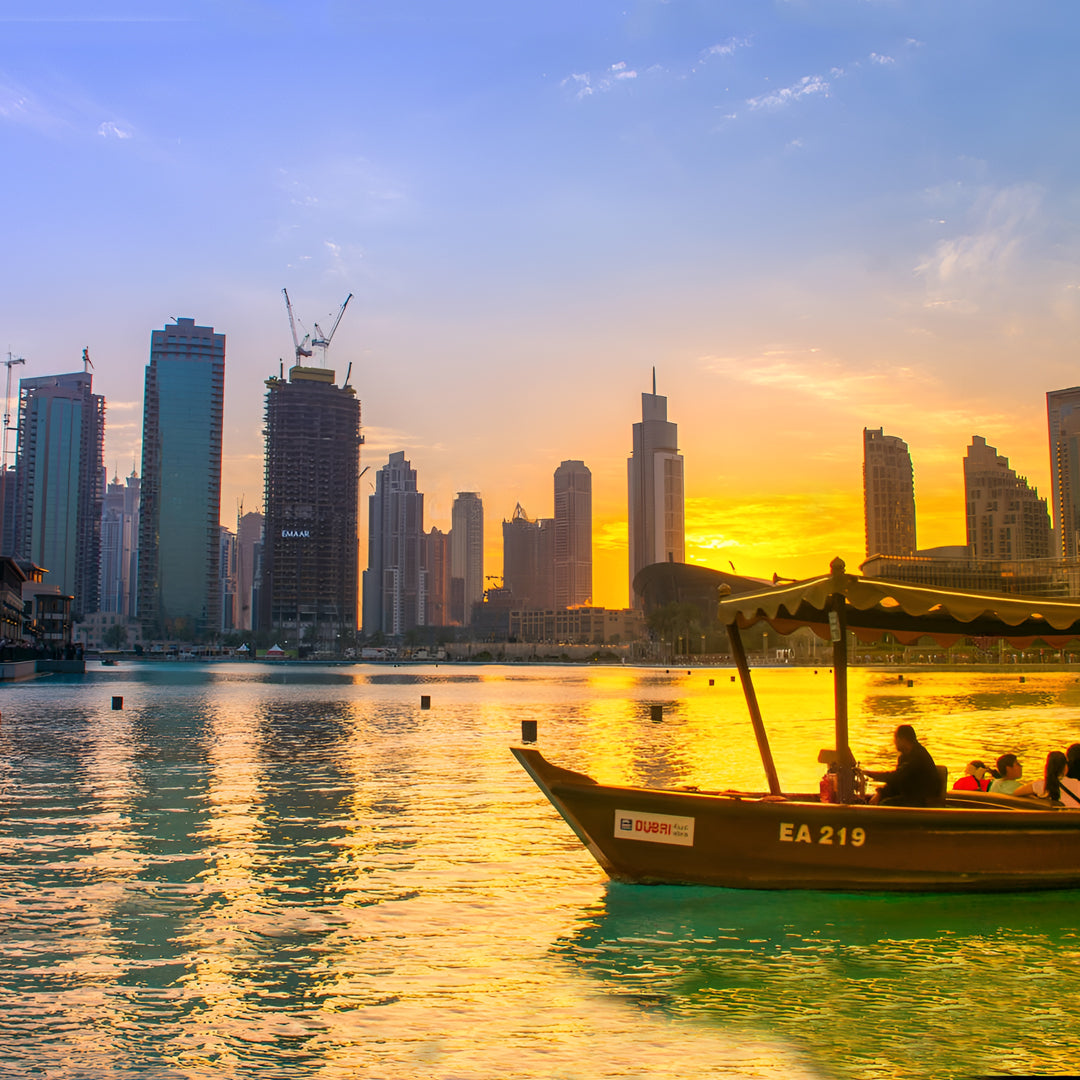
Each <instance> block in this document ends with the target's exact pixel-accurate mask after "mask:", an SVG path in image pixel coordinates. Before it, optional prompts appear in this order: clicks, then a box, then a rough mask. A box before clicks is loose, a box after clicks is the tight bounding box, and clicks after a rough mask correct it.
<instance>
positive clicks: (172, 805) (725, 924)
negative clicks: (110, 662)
mask: <svg viewBox="0 0 1080 1080" xmlns="http://www.w3.org/2000/svg"><path fill="white" fill-rule="evenodd" d="M910 678H911V679H912V681H913V685H912V686H911V687H909V686H907V679H908V676H907V675H906V673H905V678H904V679H902V680H901V679H898V678H897V677H896V673H893V674H891V675H890V674H888V673H882V672H863V671H856V672H853V674H852V679H851V711H852V721H851V731H852V742H853V745H855V747H856V748H857V753H858V754H859V756H860V757H861V758H862V759H863V760H864V762H866V763H867V764H869V763H871V762H874V763H877V762H887V761H888V760H889V758H890V757H891V744H890V736H891V732H892V729H893V727H895V725H896V724H897V723H898V722H901V721H902V720H906V721H910V722H912V723H914V724H915V726H916V728H917V729H918V730H919V732H920V734H921V735H922V736H923V738H924V741H925V742H926V743H927V745H928V746H930V748H931V750H932V751H933V752H934V753H935V755H936V756H937V758H938V760H939V762H941V763H943V764H947V765H949V766H950V768H951V769H952V770H953V772H954V773H956V772H958V771H959V770H960V769H961V768H962V766H963V764H964V763H965V762H966V761H967V760H969V759H970V758H971V757H975V756H979V757H983V758H984V759H985V758H987V757H994V756H996V754H997V753H1000V752H1003V751H1004V750H1012V751H1016V752H1018V753H1020V754H1021V756H1022V757H1023V758H1024V760H1025V761H1026V762H1027V763H1028V765H1029V773H1030V772H1033V771H1035V770H1036V769H1037V765H1038V763H1039V762H1040V761H1041V760H1042V758H1043V757H1044V756H1045V753H1046V751H1047V750H1048V749H1051V748H1056V747H1061V746H1064V745H1066V744H1067V743H1069V742H1072V741H1075V740H1077V739H1080V735H1078V734H1077V731H1078V729H1080V724H1078V722H1077V717H1078V715H1080V713H1078V707H1080V682H1078V680H1077V678H1076V677H1075V676H1073V675H1071V674H1069V673H1068V672H1057V673H1030V674H1028V675H1026V676H1025V680H1026V681H1025V682H1023V683H1021V682H1020V681H1019V676H1018V674H1016V673H1006V674H1002V673H976V672H948V671H926V672H918V673H916V674H914V675H911V676H910ZM757 685H758V694H759V698H760V700H761V705H762V711H763V713H764V716H765V722H766V725H767V727H768V729H769V731H770V735H771V738H772V743H773V750H774V754H775V756H776V761H777V767H778V770H779V772H780V776H781V780H782V782H783V784H784V786H785V787H786V788H787V789H788V790H797V789H799V788H808V787H809V788H813V787H814V786H816V782H817V778H818V774H819V770H820V766H818V764H817V761H816V759H817V751H818V749H819V748H821V747H823V746H828V745H831V738H832V731H831V720H830V719H829V714H830V710H831V706H832V686H831V681H830V679H829V677H828V672H827V671H826V670H825V669H819V670H818V672H817V673H815V672H814V670H813V669H797V670H781V669H773V670H767V671H764V672H761V673H759V674H758V675H757ZM421 693H423V694H428V695H430V696H431V699H432V707H431V709H430V710H423V709H421V708H420V705H419V699H420V695H421ZM115 694H119V695H122V696H123V697H124V702H125V704H124V709H123V711H121V712H113V711H111V710H110V708H109V703H110V700H111V696H112V695H115ZM654 705H660V706H662V719H660V720H659V721H655V720H654V719H653V718H652V717H653V714H652V706H654ZM524 719H531V720H536V721H537V723H538V725H539V729H540V746H541V749H542V750H543V751H544V752H545V753H546V754H547V755H548V756H549V757H550V758H551V759H552V760H554V761H556V762H558V763H560V764H564V765H567V766H569V767H571V768H575V769H581V770H584V771H587V772H591V773H593V774H594V775H596V776H597V777H598V778H601V779H605V780H612V781H617V782H626V783H648V784H656V785H670V784H696V785H698V786H702V787H711V786H729V785H732V786H745V787H755V786H760V785H761V784H762V782H763V777H762V770H761V765H760V762H759V760H758V758H757V751H756V745H755V743H754V739H753V735H752V733H751V731H750V728H749V724H748V722H747V720H746V714H745V706H744V703H743V701H742V696H741V692H740V690H739V687H738V684H737V683H734V682H732V681H731V672H730V670H727V669H719V670H715V671H697V670H695V671H693V672H692V673H691V674H687V673H686V671H685V670H682V671H677V670H671V671H663V670H656V669H627V668H614V669H596V668H576V667H566V668H561V667H560V668H531V667H530V668H520V669H518V668H499V667H480V666H477V667H470V668H456V667H445V666H443V667H438V668H436V667H430V668H411V669H388V668H373V667H367V666H360V665H358V666H356V667H353V668H334V669H320V668H306V667H298V666H287V667H283V668H274V667H272V666H266V667H264V666H260V665H246V666H239V665H236V666H221V667H198V666H195V665H192V666H190V667H179V666H175V665H172V666H170V665H158V666H153V665H146V666H143V667H136V666H134V665H132V666H129V667H126V668H125V667H123V666H121V667H119V668H116V669H109V670H108V671H107V672H101V673H94V674H93V675H88V676H87V677H86V678H85V679H82V680H55V681H54V680H49V681H47V682H46V681H41V682H38V683H32V684H22V685H19V686H13V687H10V688H5V707H4V710H3V722H2V725H0V762H2V771H0V779H2V787H0V919H2V920H3V926H4V928H5V931H4V935H3V937H2V939H0V942H2V943H0V952H2V955H3V959H4V963H3V964H2V965H0V993H3V995H4V1000H5V1002H6V1003H7V1005H6V1007H5V1010H4V1011H3V1012H2V1013H0V1054H2V1055H3V1059H4V1060H7V1061H12V1062H23V1063H32V1064H34V1066H35V1067H39V1068H40V1069H42V1070H44V1071H46V1072H48V1074H49V1075H53V1076H60V1077H72V1078H74V1077H78V1076H84V1075H90V1074H92V1075H95V1076H101V1077H118V1078H119V1077H129V1076H135V1075H154V1076H182V1077H185V1078H189V1077H202V1076H206V1077H211V1076H213V1077H215V1078H220V1077H223V1076H225V1077H231V1076H237V1077H240V1076H247V1075H255V1074H258V1075H259V1076H260V1078H263V1077H267V1078H273V1077H283V1078H284V1077H308V1076H311V1077H315V1076H318V1077H337V1076H341V1077H346V1076H350V1077H351V1076H356V1075H365V1074H366V1075H372V1076H379V1077H386V1078H389V1080H396V1078H398V1077H412V1076H416V1075H431V1076H443V1075H445V1076H451V1075H452V1076H455V1077H459V1076H460V1077H465V1078H471V1077H477V1078H481V1077H482V1078H487V1077H492V1078H493V1077H516V1078H522V1080H527V1078H531V1077H550V1076H560V1077H568V1078H571V1077H578V1076H580V1077H590V1078H592V1077H603V1076H612V1077H614V1076H628V1075H633V1076H647V1077H668V1076H670V1077H676V1076H679V1077H682V1076H687V1075H697V1076H725V1077H750V1076H755V1077H762V1076H765V1077H771V1076H785V1077H787V1076H806V1077H833V1076H835V1077H855V1076H882V1077H884V1076H902V1075H910V1076H920V1075H926V1066H927V1064H928V1062H930V1059H929V1058H928V1056H927V1055H928V1054H929V1053H930V1051H929V1050H928V1049H927V1047H928V1046H929V1042H928V1040H931V1039H932V1041H933V1044H934V1045H935V1047H937V1049H935V1050H934V1051H933V1053H934V1058H933V1061H932V1064H933V1066H934V1069H935V1072H936V1074H937V1075H941V1076H949V1075H952V1076H961V1075H971V1073H972V1071H973V1068H974V1066H975V1065H978V1066H979V1067H980V1068H986V1067H987V1065H986V1063H987V1062H989V1063H991V1064H992V1063H995V1062H996V1063H997V1065H996V1067H997V1068H998V1070H999V1071H1009V1070H1012V1071H1025V1070H1026V1071H1036V1067H1038V1068H1040V1069H1042V1070H1043V1071H1054V1070H1059V1071H1067V1069H1066V1068H1065V1065H1066V1063H1067V1062H1068V1061H1071V1060H1073V1059H1075V1057H1076V1055H1077V1054H1078V1053H1080V1046H1078V1042H1080V1038H1077V1037H1076V1036H1074V1035H1073V1033H1072V1032H1071V1030H1070V1026H1069V1023H1068V1018H1069V1017H1070V1016H1071V1015H1075V1014H1076V1006H1077V1005H1078V1004H1080V1000H1078V998H1080V976H1074V975H1073V974H1072V972H1073V970H1074V969H1076V967H1077V964H1076V962H1075V961H1076V959H1077V943H1076V938H1075V933H1074V931H1073V929H1072V922H1073V921H1074V920H1073V916H1072V915H1071V910H1072V906H1073V905H1074V904H1075V901H1076V899H1077V897H1075V896H1073V895H1071V894H1069V895H1066V894H1058V895H1052V894H1051V895H1047V896H1002V897H978V898H974V899H972V898H965V899H963V900H957V899H956V898H948V897H944V898H941V897H899V898H898V897H885V898H883V897H841V896H829V895H821V894H818V895H815V894H800V893H786V894H754V893H732V892H726V891H724V890H695V889H650V888H636V887H628V886H616V885H610V884H608V883H607V882H606V881H605V879H604V878H603V876H602V874H601V873H600V871H599V870H598V868H597V867H596V865H595V864H594V863H593V862H592V860H591V858H590V857H589V856H588V855H587V853H586V852H584V850H583V849H582V848H581V846H580V845H579V844H578V842H577V840H576V839H575V838H574V837H573V835H572V834H571V833H570V832H569V830H568V829H567V828H566V827H565V825H564V824H563V823H562V821H561V819H559V818H558V817H557V815H556V814H555V813H554V811H553V810H552V809H551V807H550V806H549V805H548V804H547V803H546V802H545V801H544V800H543V798H542V796H541V795H540V793H539V792H538V791H537V790H536V788H535V787H534V786H533V785H532V782H531V781H530V780H529V779H528V777H527V776H526V775H525V774H524V772H522V771H521V770H520V769H519V768H518V766H517V765H516V763H515V762H514V761H513V759H512V758H511V757H510V755H509V753H508V752H507V746H508V744H509V743H510V742H512V741H515V740H516V738H517V735H518V733H519V731H520V722H521V721H522V720H524ZM1001 960H1003V961H1004V962H1005V963H1006V964H1007V965H1008V968H1009V977H1008V978H1007V979H1001V978H995V977H994V975H993V972H994V971H997V970H999V961H1001ZM1024 1018H1026V1019H1024ZM1025 1024H1027V1025H1028V1029H1029V1030H1028V1031H1027V1032H1026V1033H1025V1030H1024V1025H1025ZM1032 1025H1034V1027H1032ZM1032 1030H1037V1031H1039V1032H1042V1033H1043V1035H1044V1036H1046V1038H1045V1039H1042V1040H1039V1041H1036V1040H1034V1039H1033V1038H1032V1036H1031V1031H1032ZM973 1044H976V1045H978V1046H982V1047H986V1048H987V1051H986V1055H985V1061H984V1059H983V1058H979V1059H977V1060H976V1059H975V1058H973V1056H972V1050H971V1047H972V1045H973ZM1070 1055H1071V1056H1070ZM905 1063H906V1064H905Z"/></svg>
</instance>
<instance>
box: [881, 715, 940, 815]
mask: <svg viewBox="0 0 1080 1080" xmlns="http://www.w3.org/2000/svg"><path fill="white" fill-rule="evenodd" d="M893 744H894V745H895V746H896V750H897V753H898V754H899V757H898V758H897V759H896V768H895V769H893V771H892V772H870V771H869V770H863V771H864V772H866V775H867V776H869V777H870V778H871V779H872V780H884V781H885V783H884V785H883V786H882V787H880V788H878V790H877V791H876V792H874V794H873V796H872V797H871V799H870V801H871V802H872V803H878V804H880V805H881V806H936V805H938V804H939V803H940V802H941V797H942V790H941V789H942V782H941V777H940V775H939V774H938V770H937V766H936V765H935V764H934V759H933V758H932V757H931V756H930V752H929V751H928V750H927V749H926V747H925V746H923V745H922V743H920V742H919V740H918V738H916V736H915V729H914V728H913V727H912V726H911V725H910V724H901V725H900V726H899V727H898V728H897V729H896V731H895V732H894V733H893Z"/></svg>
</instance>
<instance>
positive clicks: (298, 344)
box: [281, 289, 318, 364]
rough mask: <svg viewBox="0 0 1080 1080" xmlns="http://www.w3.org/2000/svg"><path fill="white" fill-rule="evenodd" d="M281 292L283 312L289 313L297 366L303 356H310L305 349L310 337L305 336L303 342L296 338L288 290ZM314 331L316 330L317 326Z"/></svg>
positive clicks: (308, 351)
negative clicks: (282, 295)
mask: <svg viewBox="0 0 1080 1080" xmlns="http://www.w3.org/2000/svg"><path fill="white" fill-rule="evenodd" d="M281 291H282V293H283V294H284V295H285V310H286V311H287V312H288V313H289V329H290V330H291V331H292V340H293V346H294V348H295V349H296V363H297V364H299V363H300V361H301V360H302V359H303V358H304V357H305V356H310V355H311V349H309V348H308V347H307V346H308V343H309V342H310V341H311V335H310V334H305V335H304V340H303V341H300V339H299V338H298V337H297V336H296V321H295V320H294V319H293V312H292V304H291V303H290V302H289V290H288V289H282V290H281ZM315 329H316V330H318V326H316V327H315Z"/></svg>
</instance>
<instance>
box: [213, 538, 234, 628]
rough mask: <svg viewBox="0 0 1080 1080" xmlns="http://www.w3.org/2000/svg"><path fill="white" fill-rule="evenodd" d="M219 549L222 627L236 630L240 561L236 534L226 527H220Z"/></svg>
mask: <svg viewBox="0 0 1080 1080" xmlns="http://www.w3.org/2000/svg"><path fill="white" fill-rule="evenodd" d="M219 529H220V532H219V533H218V536H219V544H220V546H219V548H218V573H219V576H220V577H221V584H220V586H218V587H219V589H220V590H221V627H220V629H221V630H222V631H223V632H224V631H226V630H235V629H236V606H237V604H236V601H237V588H236V570H237V566H238V562H239V561H238V559H237V557H236V552H237V547H236V533H234V532H233V531H232V529H230V528H227V527H226V526H224V525H221V526H219Z"/></svg>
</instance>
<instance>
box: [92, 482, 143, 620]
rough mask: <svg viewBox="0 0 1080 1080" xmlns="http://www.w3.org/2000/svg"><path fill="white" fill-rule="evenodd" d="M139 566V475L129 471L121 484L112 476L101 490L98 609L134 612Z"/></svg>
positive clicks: (121, 613) (128, 613) (111, 611)
mask: <svg viewBox="0 0 1080 1080" xmlns="http://www.w3.org/2000/svg"><path fill="white" fill-rule="evenodd" d="M138 566H139V477H138V475H137V474H136V473H135V471H134V469H133V470H132V473H131V475H130V476H129V477H128V478H127V480H126V481H125V482H124V483H123V484H122V483H120V477H119V476H114V477H113V479H112V481H111V482H110V483H109V485H108V487H107V488H106V490H105V503H104V506H103V508H102V514H101V599H100V607H99V610H101V611H107V612H110V613H113V614H116V615H124V616H125V617H127V618H131V617H133V616H134V615H135V582H136V575H137V574H138Z"/></svg>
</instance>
